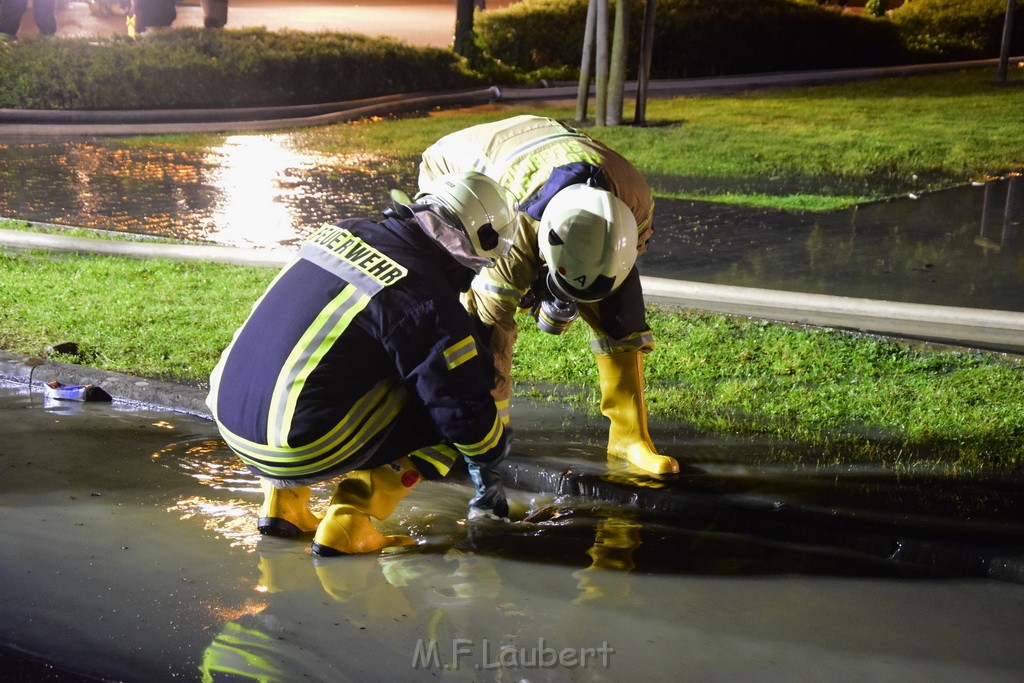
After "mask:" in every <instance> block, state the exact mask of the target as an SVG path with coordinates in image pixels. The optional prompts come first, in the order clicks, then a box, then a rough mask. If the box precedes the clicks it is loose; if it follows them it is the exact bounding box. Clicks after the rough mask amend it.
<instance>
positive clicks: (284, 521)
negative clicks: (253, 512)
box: [256, 479, 320, 538]
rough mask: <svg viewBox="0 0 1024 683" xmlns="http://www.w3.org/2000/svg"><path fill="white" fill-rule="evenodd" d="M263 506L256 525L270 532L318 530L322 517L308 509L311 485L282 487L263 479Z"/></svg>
mask: <svg viewBox="0 0 1024 683" xmlns="http://www.w3.org/2000/svg"><path fill="white" fill-rule="evenodd" d="M260 487H261V488H262V489H263V507H261V508H260V519H259V522H258V523H257V525H256V526H257V528H258V529H259V530H260V533H261V534H265V535H267V536H285V537H289V538H290V537H293V536H299V535H301V534H307V533H310V532H313V531H316V529H317V525H319V524H320V518H319V517H317V516H316V515H314V514H313V513H312V512H310V510H309V496H310V490H309V487H308V486H299V487H296V488H289V489H279V488H277V487H276V486H274V485H273V484H271V483H270V482H269V481H267V480H266V479H260Z"/></svg>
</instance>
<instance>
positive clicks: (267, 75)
mask: <svg viewBox="0 0 1024 683" xmlns="http://www.w3.org/2000/svg"><path fill="white" fill-rule="evenodd" d="M55 64H56V65H60V66H59V68H54V66H53V65H55ZM479 82H480V79H479V77H478V76H474V75H473V74H471V72H469V70H468V69H467V67H466V65H465V63H464V62H463V61H462V60H461V58H459V57H458V56H457V55H455V54H454V53H452V52H451V51H449V50H442V49H438V48H417V47H410V46H408V45H406V44H404V43H401V42H399V41H394V40H390V39H386V38H369V37H367V36H362V35H358V34H344V33H328V32H320V33H304V32H300V31H278V32H270V31H267V30H266V29H239V30H208V29H199V28H181V29H163V30H150V31H147V33H146V34H145V37H144V38H142V39H141V40H139V41H131V40H129V39H127V38H125V37H112V38H108V39H102V40H93V39H85V38H62V39H57V40H54V39H45V40H44V39H32V38H25V39H19V40H18V41H16V42H13V43H0V106H4V107H17V108H45V109H159V108H187V107H256V106H269V105H288V104H305V103H318V102H332V101H344V100H352V99H360V98H365V97H374V96H378V95H385V94H393V93H403V92H419V91H430V90H447V89H453V88H459V87H465V86H469V85H473V84H476V83H479Z"/></svg>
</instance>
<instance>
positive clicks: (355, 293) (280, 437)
mask: <svg viewBox="0 0 1024 683" xmlns="http://www.w3.org/2000/svg"><path fill="white" fill-rule="evenodd" d="M369 301H370V297H368V296H367V295H365V294H362V293H361V292H360V291H359V290H358V289H357V288H356V287H355V285H348V286H346V287H345V289H343V290H342V291H341V293H340V294H339V295H338V296H336V297H335V298H334V300H333V301H331V303H330V304H328V305H327V306H326V307H324V309H323V310H322V311H321V312H320V314H319V315H318V316H317V317H316V319H315V320H314V321H313V322H312V323H311V324H310V326H309V328H308V329H307V330H306V331H305V333H303V335H302V337H301V338H300V339H299V341H298V343H296V345H295V348H293V349H292V352H291V353H290V354H289V355H288V359H287V360H286V361H285V363H284V366H283V367H282V368H281V373H280V375H278V378H277V383H276V385H275V387H274V393H273V398H272V399H271V402H270V409H269V412H268V416H267V417H268V420H269V423H268V425H267V441H268V443H269V444H271V445H278V446H285V447H287V446H288V432H290V431H291V425H292V419H293V418H294V416H295V406H296V404H297V403H298V400H299V394H301V393H302V389H303V387H304V386H305V384H306V379H307V378H308V377H309V375H310V373H312V372H313V370H315V369H316V367H317V366H318V365H319V364H320V361H321V360H323V357H324V355H326V354H327V352H328V351H329V350H330V348H331V346H333V345H334V343H335V342H336V341H337V340H338V337H340V336H341V335H342V333H343V332H344V331H345V330H346V329H347V328H348V326H349V324H350V323H351V322H352V319H353V318H354V317H355V316H356V315H357V314H358V313H360V312H361V311H362V310H363V309H364V308H365V307H366V304H367V303H368V302H369Z"/></svg>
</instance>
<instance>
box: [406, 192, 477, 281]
mask: <svg viewBox="0 0 1024 683" xmlns="http://www.w3.org/2000/svg"><path fill="white" fill-rule="evenodd" d="M413 217H415V218H416V222H417V223H419V225H420V229H422V230H423V232H424V233H426V235H427V237H429V238H430V239H432V240H434V241H435V242H437V244H438V245H440V246H441V248H442V249H444V250H445V251H447V252H448V253H449V254H451V255H452V258H454V259H455V260H456V261H458V262H459V263H460V264H461V265H463V266H465V267H466V268H469V269H470V270H472V271H473V272H474V273H479V272H480V271H481V270H482V269H484V268H487V267H489V266H492V265H494V261H493V260H492V259H489V258H484V257H482V256H477V254H476V251H474V249H473V243H472V242H470V241H469V236H468V235H466V233H465V232H463V230H462V228H460V227H459V226H457V225H456V224H454V223H452V222H451V221H449V220H448V219H447V218H446V217H445V216H444V215H443V214H442V213H440V211H438V209H437V208H436V207H434V206H430V207H429V208H427V209H426V210H424V211H414V212H413Z"/></svg>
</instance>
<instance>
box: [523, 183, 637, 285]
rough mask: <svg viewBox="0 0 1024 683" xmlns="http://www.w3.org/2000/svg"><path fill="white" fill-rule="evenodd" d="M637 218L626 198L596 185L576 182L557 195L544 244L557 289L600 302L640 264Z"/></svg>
mask: <svg viewBox="0 0 1024 683" xmlns="http://www.w3.org/2000/svg"><path fill="white" fill-rule="evenodd" d="M636 240H637V235H636V218H635V217H634V216H633V212H632V211H630V210H629V207H628V206H626V204H625V202H623V201H622V200H621V199H619V198H618V197H616V196H615V195H613V194H612V193H611V192H608V191H607V190H602V189H601V188H599V187H594V186H591V185H570V186H569V187H567V188H565V189H564V190H561V191H559V192H558V193H556V194H555V196H554V197H552V198H551V201H550V202H549V203H548V205H547V207H545V208H544V213H543V214H542V215H541V219H540V234H539V235H538V242H539V246H540V251H541V255H543V257H544V260H545V261H546V262H547V264H548V271H549V274H548V286H549V287H551V288H552V292H555V293H557V294H558V295H560V296H563V297H567V298H569V299H570V300H573V301H600V300H601V299H603V298H605V297H606V296H608V295H609V294H611V293H612V292H613V291H614V290H615V289H616V288H617V287H618V286H619V285H621V284H622V282H623V280H625V279H626V276H627V275H629V271H630V270H632V269H633V264H635V263H636Z"/></svg>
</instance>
